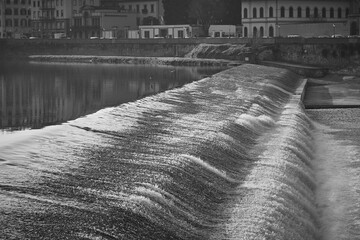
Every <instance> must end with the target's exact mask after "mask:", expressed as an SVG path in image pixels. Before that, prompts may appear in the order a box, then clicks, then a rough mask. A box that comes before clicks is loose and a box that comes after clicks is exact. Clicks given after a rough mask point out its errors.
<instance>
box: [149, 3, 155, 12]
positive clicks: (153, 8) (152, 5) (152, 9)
mask: <svg viewBox="0 0 360 240" xmlns="http://www.w3.org/2000/svg"><path fill="white" fill-rule="evenodd" d="M150 12H152V13H153V12H155V6H154V4H151V10H150Z"/></svg>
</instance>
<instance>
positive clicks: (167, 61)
mask: <svg viewBox="0 0 360 240" xmlns="http://www.w3.org/2000/svg"><path fill="white" fill-rule="evenodd" d="M29 59H30V61H39V62H80V63H112V64H150V65H173V66H229V67H230V66H239V65H241V62H240V61H234V60H225V59H199V58H179V57H175V58H173V57H127V56H84V55H31V56H29Z"/></svg>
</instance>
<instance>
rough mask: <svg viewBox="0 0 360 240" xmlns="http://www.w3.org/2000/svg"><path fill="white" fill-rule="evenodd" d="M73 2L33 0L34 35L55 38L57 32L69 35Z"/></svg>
mask: <svg viewBox="0 0 360 240" xmlns="http://www.w3.org/2000/svg"><path fill="white" fill-rule="evenodd" d="M74 1H75V0H74ZM79 2H85V1H83V0H79ZM72 4H73V1H70V0H32V3H31V12H32V15H31V19H32V22H31V27H32V36H36V37H39V38H53V37H54V35H55V34H64V35H69V32H70V21H71V18H72Z"/></svg>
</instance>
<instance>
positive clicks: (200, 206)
mask: <svg viewBox="0 0 360 240" xmlns="http://www.w3.org/2000/svg"><path fill="white" fill-rule="evenodd" d="M299 84H300V79H299V77H298V76H297V75H294V74H292V73H290V72H288V71H286V70H280V69H276V68H269V67H261V66H252V65H243V66H240V67H237V68H233V69H229V70H226V71H224V72H221V73H219V74H216V75H214V76H213V77H211V78H207V79H204V80H201V81H198V82H194V83H191V84H188V85H186V86H184V87H182V88H180V89H175V90H170V91H167V92H164V93H161V94H158V95H155V96H151V97H147V98H144V99H142V100H138V101H136V102H132V103H128V104H122V105H120V106H118V107H113V108H107V109H104V110H101V111H99V112H97V113H95V114H91V115H88V116H86V117H83V118H79V119H76V120H73V121H70V122H68V123H65V124H62V125H59V126H51V127H47V128H44V129H41V130H33V131H31V132H30V133H29V132H26V133H25V132H18V133H15V134H14V135H15V136H12V137H11V138H10V137H9V138H8V140H7V141H6V143H3V144H2V145H0V148H1V149H0V165H1V168H0V183H1V185H0V213H1V214H0V226H1V227H2V230H1V231H2V233H1V237H3V238H4V239H306V240H309V239H316V238H317V237H318V235H317V232H318V231H317V228H318V226H317V225H318V223H317V216H316V210H315V207H314V188H315V184H314V179H313V178H314V177H313V173H312V170H311V158H312V151H313V149H312V137H311V134H310V129H311V127H312V126H311V123H310V121H309V119H308V118H307V117H306V115H305V113H304V111H303V108H302V106H301V105H300V104H299V102H298V101H297V100H296V99H294V91H295V89H296V87H297V86H298V85H299ZM16 135H21V140H18V138H17V137H16ZM29 146H31V148H30V149H31V151H25V150H24V149H29ZM1 237H0V238H1Z"/></svg>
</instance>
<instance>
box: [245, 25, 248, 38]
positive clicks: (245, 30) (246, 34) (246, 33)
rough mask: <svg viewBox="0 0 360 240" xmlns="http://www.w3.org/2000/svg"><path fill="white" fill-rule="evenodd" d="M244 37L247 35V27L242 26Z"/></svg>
mask: <svg viewBox="0 0 360 240" xmlns="http://www.w3.org/2000/svg"><path fill="white" fill-rule="evenodd" d="M244 37H248V28H247V27H244Z"/></svg>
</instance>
